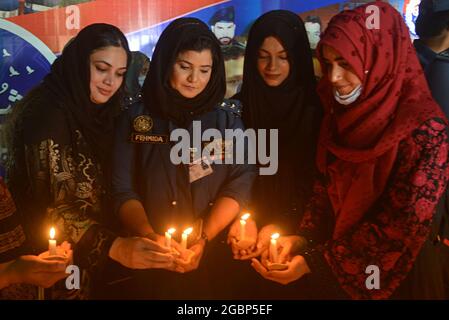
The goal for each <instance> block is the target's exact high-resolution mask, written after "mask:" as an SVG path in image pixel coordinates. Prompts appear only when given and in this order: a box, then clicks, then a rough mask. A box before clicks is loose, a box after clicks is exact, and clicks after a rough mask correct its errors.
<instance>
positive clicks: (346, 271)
mask: <svg viewBox="0 0 449 320" xmlns="http://www.w3.org/2000/svg"><path fill="white" fill-rule="evenodd" d="M448 164H449V162H448V137H447V133H446V126H445V125H444V123H443V122H442V121H441V120H440V119H432V120H429V121H427V122H426V123H424V124H423V125H422V126H421V127H420V128H418V129H416V130H415V131H413V133H412V136H411V137H410V138H408V139H406V140H404V141H402V142H401V144H400V148H399V153H398V157H397V159H396V163H395V167H394V170H393V173H392V174H391V176H390V179H389V183H388V185H387V188H386V189H385V190H384V193H383V195H382V196H381V198H380V199H379V200H378V201H377V203H376V205H375V207H374V208H372V210H371V211H370V212H369V213H367V214H365V217H364V219H363V220H362V221H361V223H359V224H358V225H355V226H354V227H353V228H352V229H351V231H350V232H347V233H346V234H345V235H344V236H343V237H340V238H339V239H336V240H329V239H331V237H332V232H329V230H327V231H324V232H326V233H324V234H323V229H322V226H323V225H326V223H327V221H332V217H331V215H329V212H331V209H330V208H331V206H330V203H329V199H328V198H327V194H326V189H325V187H324V186H323V184H321V183H317V185H316V186H315V189H314V193H315V195H314V196H313V199H312V201H311V203H310V206H309V210H307V212H306V214H305V216H304V218H303V220H302V222H301V225H300V228H301V230H302V232H301V233H302V234H304V235H306V237H307V236H312V237H315V239H317V238H320V237H321V238H322V239H327V241H325V246H324V247H323V248H324V249H323V253H324V257H325V259H326V261H327V263H328V265H329V266H330V268H331V269H332V271H333V274H334V275H335V277H336V278H337V280H338V282H339V283H340V285H341V287H342V288H343V289H344V290H345V291H346V293H347V294H349V295H350V296H351V297H352V298H354V299H372V298H374V299H385V298H388V297H389V296H391V294H392V293H393V292H394V291H395V290H396V289H397V288H398V287H399V285H400V284H401V282H402V281H403V280H404V279H405V277H406V276H407V274H408V272H409V271H410V270H411V268H412V266H413V264H414V261H415V259H416V257H417V255H418V253H419V251H420V249H421V247H422V245H423V243H424V241H425V240H426V239H427V237H428V236H429V232H430V229H431V223H432V218H433V215H434V213H435V209H436V206H437V203H438V201H439V199H440V197H441V196H442V194H443V192H444V190H445V187H446V184H447V181H448V175H449V167H448ZM368 265H376V266H378V267H379V268H380V289H379V290H368V289H367V288H366V285H365V281H366V279H367V274H366V273H365V270H366V267H367V266H368ZM312 272H313V270H312Z"/></svg>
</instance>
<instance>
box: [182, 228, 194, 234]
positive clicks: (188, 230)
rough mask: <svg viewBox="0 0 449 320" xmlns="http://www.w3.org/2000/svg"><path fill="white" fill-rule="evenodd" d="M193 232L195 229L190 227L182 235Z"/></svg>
mask: <svg viewBox="0 0 449 320" xmlns="http://www.w3.org/2000/svg"><path fill="white" fill-rule="evenodd" d="M192 231H193V228H192V227H190V228H187V229H185V230H184V231H183V232H182V233H184V234H191V233H192Z"/></svg>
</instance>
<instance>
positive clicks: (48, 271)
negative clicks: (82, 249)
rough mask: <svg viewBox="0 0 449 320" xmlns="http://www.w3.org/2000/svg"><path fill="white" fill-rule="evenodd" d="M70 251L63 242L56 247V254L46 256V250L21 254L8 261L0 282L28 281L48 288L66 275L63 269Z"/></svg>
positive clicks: (70, 256)
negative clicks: (3, 279) (34, 253)
mask: <svg viewBox="0 0 449 320" xmlns="http://www.w3.org/2000/svg"><path fill="white" fill-rule="evenodd" d="M72 253H73V252H72V250H71V249H70V245H69V244H68V243H66V242H64V243H63V244H62V245H61V246H58V247H57V255H53V256H48V251H46V252H44V253H41V254H40V255H39V256H32V255H27V256H21V257H19V258H18V259H16V260H13V261H11V262H8V264H7V266H6V268H5V271H4V275H3V276H4V277H5V278H6V281H4V282H2V281H0V283H4V284H5V286H8V285H11V284H15V283H28V284H33V285H37V286H40V287H43V288H49V287H51V286H52V285H54V284H55V283H56V282H57V281H59V280H62V279H64V278H66V277H67V276H68V274H67V273H66V272H65V270H66V267H67V265H68V264H70V263H71V261H72ZM0 287H1V285H0ZM0 289H1V288H0Z"/></svg>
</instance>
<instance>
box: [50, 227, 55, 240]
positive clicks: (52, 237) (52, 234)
mask: <svg viewBox="0 0 449 320" xmlns="http://www.w3.org/2000/svg"><path fill="white" fill-rule="evenodd" d="M55 234H56V231H55V228H53V227H52V228H51V229H50V238H51V239H54V238H55Z"/></svg>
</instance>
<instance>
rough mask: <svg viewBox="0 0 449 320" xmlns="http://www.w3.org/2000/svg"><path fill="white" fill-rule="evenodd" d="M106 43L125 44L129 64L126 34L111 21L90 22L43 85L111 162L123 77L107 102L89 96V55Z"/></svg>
mask: <svg viewBox="0 0 449 320" xmlns="http://www.w3.org/2000/svg"><path fill="white" fill-rule="evenodd" d="M107 46H121V47H122V48H124V50H125V51H126V54H127V57H128V59H127V65H129V63H130V59H131V53H130V51H129V48H128V42H127V40H126V37H125V36H124V34H123V33H122V32H121V31H120V30H119V29H118V28H116V27H115V26H112V25H109V24H103V23H96V24H91V25H89V26H87V27H85V28H84V29H83V30H81V31H80V32H79V33H78V35H77V36H76V37H75V38H74V39H72V40H71V41H70V42H69V43H68V44H67V45H66V47H65V48H64V50H63V52H62V55H61V56H60V57H58V58H57V59H56V61H55V62H54V63H53V65H52V67H51V72H50V73H49V74H48V75H47V76H46V77H45V78H44V81H43V83H42V86H41V88H42V89H43V90H45V91H46V92H47V93H48V94H49V95H50V96H51V99H52V100H53V101H55V102H56V103H55V107H56V108H61V109H63V110H64V111H65V114H67V115H68V117H69V121H73V122H74V125H75V126H76V128H71V129H78V128H79V129H80V130H81V133H82V134H83V136H84V138H85V139H86V141H87V142H88V144H89V146H90V147H91V151H92V152H93V154H94V155H95V156H96V158H97V160H98V161H100V162H101V163H102V165H105V164H106V163H107V162H108V159H109V156H110V154H109V153H110V151H111V148H112V141H113V140H112V136H113V134H112V133H113V127H114V118H115V116H116V115H118V113H119V111H120V101H121V99H122V94H123V88H124V84H125V81H123V83H122V86H121V87H120V89H119V90H118V91H117V92H116V93H115V94H114V96H112V97H111V99H109V101H108V102H107V103H105V104H104V105H97V104H94V103H93V102H91V100H90V88H89V85H90V60H89V59H90V55H91V54H92V53H93V52H94V51H95V50H97V49H100V48H104V47H107ZM36 125H39V124H38V123H36ZM55 125H56V124H55Z"/></svg>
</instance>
